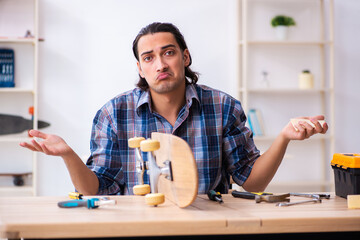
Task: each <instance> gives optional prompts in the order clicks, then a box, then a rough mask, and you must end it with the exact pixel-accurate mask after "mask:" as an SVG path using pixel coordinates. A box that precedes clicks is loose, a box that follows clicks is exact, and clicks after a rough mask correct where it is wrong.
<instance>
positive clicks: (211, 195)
mask: <svg viewBox="0 0 360 240" xmlns="http://www.w3.org/2000/svg"><path fill="white" fill-rule="evenodd" d="M207 195H208V197H209V199H210V200H212V201H216V202H219V203H223V200H222V196H221V194H220V193H219V192H215V191H214V190H210V191H209V192H208V194H207Z"/></svg>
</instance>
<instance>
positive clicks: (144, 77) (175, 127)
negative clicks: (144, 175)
mask: <svg viewBox="0 0 360 240" xmlns="http://www.w3.org/2000/svg"><path fill="white" fill-rule="evenodd" d="M133 52H134V55H135V57H136V59H137V61H138V62H137V66H138V70H139V75H140V80H139V82H138V84H137V86H138V88H135V89H133V90H131V91H128V92H126V93H123V94H121V95H119V96H117V97H115V98H113V99H112V100H111V101H109V102H108V103H107V104H105V105H104V106H103V107H102V108H101V109H100V110H99V111H98V113H97V114H96V116H95V118H94V122H93V129H92V136H91V145H90V148H91V156H90V157H89V159H88V162H87V166H86V165H85V164H84V163H83V162H82V161H81V159H80V158H79V157H78V155H77V154H76V153H75V152H74V151H73V150H72V149H71V148H70V147H69V146H68V145H67V144H66V142H65V141H64V140H63V139H62V138H60V137H58V136H56V135H49V134H45V133H42V132H40V131H35V130H31V131H30V134H31V135H32V136H34V137H38V138H42V139H43V141H41V142H37V141H35V140H32V141H31V143H21V144H20V145H21V146H23V147H26V148H29V149H31V150H33V151H40V152H44V153H45V154H49V155H55V156H61V157H62V158H63V160H64V162H65V164H66V166H67V168H68V170H69V173H70V176H71V179H72V182H73V184H74V186H75V188H76V189H77V190H78V191H79V192H82V193H83V194H86V195H94V194H131V193H132V187H133V186H134V185H136V184H137V181H136V169H135V154H134V150H132V149H129V147H128V145H127V140H128V139H129V138H132V137H135V136H142V137H145V138H149V137H150V135H151V132H155V131H157V132H165V133H171V134H174V135H177V136H179V137H181V138H183V139H184V140H185V141H187V142H188V144H189V145H190V147H191V149H192V151H193V153H194V157H195V159H196V163H197V167H198V173H199V174H198V175H199V193H207V191H209V190H211V189H216V190H218V191H221V192H223V193H226V192H227V190H228V187H229V177H230V176H231V177H232V178H233V179H234V181H235V182H236V183H237V184H239V185H241V186H243V188H244V189H245V190H247V191H263V190H264V189H265V188H266V186H267V185H268V184H269V182H270V181H271V179H272V178H273V176H274V175H275V173H276V171H277V169H278V167H279V165H280V163H281V161H282V158H283V156H284V153H285V150H286V148H287V145H288V143H289V141H290V140H303V139H305V138H309V137H310V136H312V135H313V134H316V133H325V132H326V131H327V129H328V127H327V125H326V124H324V126H323V127H322V126H321V125H320V124H319V122H318V120H322V119H324V117H323V116H315V117H312V118H309V119H310V120H311V121H312V122H313V124H314V125H315V128H313V127H312V126H311V125H309V124H308V123H306V122H300V123H298V124H297V125H296V128H297V129H298V130H297V131H296V130H295V129H294V127H293V126H292V125H291V123H288V124H287V125H286V126H285V127H284V128H283V130H282V131H281V132H280V134H279V135H278V136H277V138H276V139H275V141H274V143H273V144H272V145H271V147H270V148H269V150H267V151H266V152H265V153H264V154H262V155H260V153H259V151H258V150H257V148H256V147H255V145H254V142H253V139H252V133H251V131H250V130H249V129H248V128H246V127H245V122H246V116H245V114H244V111H243V109H242V107H241V104H240V102H239V101H237V100H236V99H234V98H232V97H231V96H229V95H227V94H225V93H223V92H221V91H218V90H215V89H211V88H209V87H206V86H200V85H198V84H197V80H198V76H197V74H196V73H195V72H193V71H192V70H191V69H190V65H191V62H192V60H191V55H190V52H189V50H188V48H187V46H186V43H185V40H184V38H183V36H182V34H181V33H180V31H179V30H178V29H177V28H176V27H175V26H173V25H172V24H168V23H152V24H150V25H148V26H146V27H145V28H143V29H142V30H141V31H140V32H139V34H138V36H137V37H136V39H135V40H134V42H133ZM145 182H148V179H145Z"/></svg>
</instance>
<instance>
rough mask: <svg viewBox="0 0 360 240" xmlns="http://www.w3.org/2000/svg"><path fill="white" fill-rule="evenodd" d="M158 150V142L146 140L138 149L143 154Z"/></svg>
mask: <svg viewBox="0 0 360 240" xmlns="http://www.w3.org/2000/svg"><path fill="white" fill-rule="evenodd" d="M159 148H160V142H159V141H158V140H152V139H148V140H145V141H142V142H141V143H140V149H141V151H143V152H152V151H156V150H158V149H159Z"/></svg>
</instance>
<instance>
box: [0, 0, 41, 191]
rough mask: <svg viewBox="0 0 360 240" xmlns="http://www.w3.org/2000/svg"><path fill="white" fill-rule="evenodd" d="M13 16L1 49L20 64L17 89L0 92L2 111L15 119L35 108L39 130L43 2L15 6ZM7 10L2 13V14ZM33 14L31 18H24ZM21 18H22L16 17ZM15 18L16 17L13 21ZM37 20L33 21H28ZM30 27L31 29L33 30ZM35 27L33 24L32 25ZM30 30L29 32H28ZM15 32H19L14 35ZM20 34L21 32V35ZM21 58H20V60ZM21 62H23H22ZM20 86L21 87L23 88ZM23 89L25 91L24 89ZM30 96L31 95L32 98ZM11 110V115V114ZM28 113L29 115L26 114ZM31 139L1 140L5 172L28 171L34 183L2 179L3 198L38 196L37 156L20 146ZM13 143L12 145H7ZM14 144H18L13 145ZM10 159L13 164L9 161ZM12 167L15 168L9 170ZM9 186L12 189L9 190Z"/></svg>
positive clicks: (24, 135) (6, 24)
mask: <svg viewBox="0 0 360 240" xmlns="http://www.w3.org/2000/svg"><path fill="white" fill-rule="evenodd" d="M12 4H13V6H14V8H11V11H12V12H10V13H8V15H9V16H10V18H9V19H7V21H4V22H3V23H2V27H3V29H2V30H3V34H4V35H5V36H4V35H3V36H0V45H1V46H6V47H8V48H12V49H14V52H15V59H18V61H16V66H15V69H16V71H18V73H21V74H16V72H15V84H16V86H17V87H14V88H0V95H1V97H2V99H4V100H3V101H6V106H5V105H4V106H3V107H2V109H1V110H3V113H5V114H6V113H9V114H11V115H19V116H21V115H24V114H25V111H26V109H27V108H28V106H29V105H30V106H33V107H34V113H33V119H34V124H33V126H32V127H33V128H35V129H36V128H37V124H36V123H37V122H38V96H37V93H38V92H37V89H38V62H39V41H42V39H39V33H38V30H39V28H38V21H39V11H38V10H39V8H38V7H39V1H38V0H33V1H30V3H29V4H22V3H21V1H20V2H18V1H14V3H12ZM2 11H6V10H5V9H4V10H3V9H0V14H2V13H3V12H2ZM22 13H29V14H22ZM19 14H21V16H22V18H21V19H18V18H16V16H18V15H19ZM12 16H14V17H12ZM28 18H33V19H28ZM29 23H30V26H29ZM31 23H32V24H31ZM24 27H26V28H24ZM24 29H28V30H29V31H31V33H32V35H33V36H32V37H29V38H24V37H20V36H16V35H18V34H17V33H15V32H16V31H17V30H19V31H20V30H21V31H24ZM13 30H15V31H13ZM19 31H18V32H19ZM16 56H18V58H16ZM19 59H20V60H19ZM19 86H20V87H19ZM21 86H23V87H21ZM29 94H31V96H30V98H29ZM9 110H10V111H9ZM24 110H25V111H24ZM30 140H31V138H29V137H28V135H27V132H26V131H24V132H22V133H18V134H9V135H1V136H0V151H2V152H3V153H4V154H3V155H4V156H3V159H1V160H2V161H0V164H2V166H4V167H3V168H2V172H8V171H9V169H10V170H11V172H14V171H15V172H16V170H19V169H21V168H22V167H25V168H26V169H27V171H29V172H31V173H32V177H31V179H28V181H27V183H26V185H25V186H11V184H7V183H6V181H8V180H9V179H2V177H1V178H0V181H1V182H0V196H34V195H36V192H37V182H36V179H37V153H36V152H30V151H28V150H25V149H24V150H22V149H21V147H20V146H16V145H15V144H18V143H20V142H28V141H30ZM5 143H10V144H5ZM13 143H14V144H13ZM8 159H10V160H11V164H12V165H11V164H10V163H7V162H6V160H8ZM10 165H11V167H9V166H10ZM8 185H9V186H8Z"/></svg>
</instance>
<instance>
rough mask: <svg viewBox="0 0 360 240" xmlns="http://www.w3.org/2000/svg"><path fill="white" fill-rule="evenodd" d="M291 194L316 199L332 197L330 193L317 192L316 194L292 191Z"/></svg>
mask: <svg viewBox="0 0 360 240" xmlns="http://www.w3.org/2000/svg"><path fill="white" fill-rule="evenodd" d="M290 196H298V197H309V198H313V199H314V198H316V199H322V198H325V199H329V198H330V194H320V193H316V194H310V193H290Z"/></svg>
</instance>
